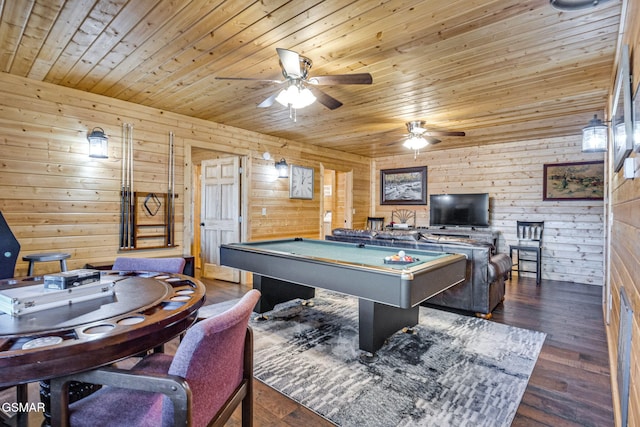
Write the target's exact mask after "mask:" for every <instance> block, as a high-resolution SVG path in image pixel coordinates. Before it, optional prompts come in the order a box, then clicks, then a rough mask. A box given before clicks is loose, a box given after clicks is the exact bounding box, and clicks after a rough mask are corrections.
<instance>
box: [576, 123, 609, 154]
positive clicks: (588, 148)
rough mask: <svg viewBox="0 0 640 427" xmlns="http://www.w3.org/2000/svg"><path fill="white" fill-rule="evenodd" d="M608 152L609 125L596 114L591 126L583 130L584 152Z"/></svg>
mask: <svg viewBox="0 0 640 427" xmlns="http://www.w3.org/2000/svg"><path fill="white" fill-rule="evenodd" d="M603 151H607V125H605V124H604V123H602V120H600V119H599V118H598V115H597V114H595V115H594V116H593V119H591V120H590V121H589V124H588V125H587V126H586V127H584V128H583V129H582V152H583V153H598V152H603Z"/></svg>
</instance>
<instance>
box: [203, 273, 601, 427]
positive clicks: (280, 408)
mask: <svg viewBox="0 0 640 427" xmlns="http://www.w3.org/2000/svg"><path fill="white" fill-rule="evenodd" d="M203 281H204V282H205V284H206V285H207V297H208V300H207V304H210V303H214V302H219V301H224V300H226V299H230V298H236V297H238V296H239V295H241V294H243V293H244V292H245V291H246V289H244V288H242V287H241V286H238V285H234V284H229V283H227V282H219V281H212V280H203ZM601 298H602V288H601V287H598V286H593V285H580V284H574V283H567V282H553V281H545V280H543V281H542V284H541V286H536V284H535V280H533V279H529V278H520V279H519V280H518V278H517V277H515V276H514V278H513V280H511V281H507V293H506V298H505V301H504V304H501V305H499V306H498V307H497V308H496V310H495V311H494V314H493V319H492V321H495V322H499V323H504V324H508V325H512V326H518V327H521V328H527V329H533V330H537V331H542V332H545V333H546V334H547V338H546V340H545V343H544V346H543V348H542V352H541V353H540V356H539V358H538V362H537V364H536V366H535V369H534V371H533V374H532V376H531V379H530V380H529V384H528V386H527V390H526V392H525V394H524V396H523V398H522V402H521V403H520V407H519V408H518V413H517V414H516V417H515V420H514V422H513V426H553V427H561V426H576V427H578V426H580V427H586V426H606V427H610V426H613V425H614V423H613V410H612V398H611V383H610V378H609V362H608V353H607V341H606V336H605V330H604V323H603V317H602V308H601ZM255 387H256V396H255V401H254V405H255V406H254V407H255V417H254V423H255V426H256V427H262V426H301V425H304V426H305V427H314V426H330V425H332V424H330V423H328V422H327V421H325V420H324V419H322V418H321V417H319V416H317V415H315V414H314V413H312V412H311V411H309V410H307V409H305V408H304V407H302V406H300V405H298V404H296V403H295V402H293V401H292V400H290V399H288V398H286V397H284V396H283V395H281V394H280V393H278V392H276V391H274V390H272V389H270V388H269V387H266V386H265V385H263V384H261V383H260V382H258V381H256V382H255ZM239 419H240V418H239V414H238V413H236V414H234V417H233V418H232V420H230V421H229V423H228V425H230V426H236V425H238V426H239V425H240V423H239Z"/></svg>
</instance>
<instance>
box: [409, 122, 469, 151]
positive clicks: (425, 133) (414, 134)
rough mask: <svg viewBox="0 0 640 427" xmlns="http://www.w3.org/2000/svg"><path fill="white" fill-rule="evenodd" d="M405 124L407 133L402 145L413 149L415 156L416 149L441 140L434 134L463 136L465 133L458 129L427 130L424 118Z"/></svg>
mask: <svg viewBox="0 0 640 427" xmlns="http://www.w3.org/2000/svg"><path fill="white" fill-rule="evenodd" d="M406 126H407V130H408V131H409V134H408V135H407V139H406V140H405V141H404V143H403V144H402V145H404V146H405V147H407V148H408V149H410V150H413V151H414V152H415V155H416V156H417V155H418V151H420V150H421V149H422V148H424V147H426V146H427V145H435V144H438V143H440V142H441V141H440V140H439V139H438V138H436V136H465V133H464V132H460V131H440V130H428V129H427V128H426V127H425V126H426V122H425V121H424V120H412V121H410V122H407V123H406Z"/></svg>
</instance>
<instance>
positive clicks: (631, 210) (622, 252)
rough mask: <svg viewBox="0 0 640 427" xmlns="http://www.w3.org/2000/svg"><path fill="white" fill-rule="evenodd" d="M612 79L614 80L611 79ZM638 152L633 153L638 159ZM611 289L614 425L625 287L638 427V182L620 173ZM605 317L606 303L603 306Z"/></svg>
mask: <svg viewBox="0 0 640 427" xmlns="http://www.w3.org/2000/svg"><path fill="white" fill-rule="evenodd" d="M625 4H626V6H627V9H626V13H625V14H624V15H623V16H626V20H625V21H624V27H623V31H622V33H623V37H622V42H623V43H625V44H628V45H629V50H630V57H631V74H632V75H633V85H632V93H636V92H637V91H638V87H639V86H640V0H628V1H627V2H625ZM612 79H613V77H612ZM638 155H640V153H637V152H635V153H632V154H631V157H638ZM611 187H612V195H611V205H612V206H611V208H612V213H613V220H612V224H611V243H610V252H611V268H610V272H609V277H608V280H609V286H610V288H611V296H610V298H611V311H610V322H609V323H608V324H607V338H608V340H609V355H610V357H609V361H610V363H611V379H612V387H611V388H612V390H613V400H614V406H613V407H614V415H615V418H616V425H618V426H619V425H620V422H621V416H620V415H621V413H620V410H619V407H620V395H619V393H618V381H617V376H618V369H617V359H618V347H617V346H618V335H619V334H618V331H619V327H620V289H621V288H622V287H624V289H625V292H626V294H627V297H628V298H629V303H630V305H631V308H632V310H633V312H634V315H633V326H632V343H631V387H630V397H629V412H628V417H629V418H628V425H629V426H637V425H640V215H639V212H640V179H637V178H636V179H625V178H624V176H623V172H622V170H620V172H618V173H617V174H614V176H613V178H612V180H611ZM604 311H605V316H606V314H607V304H606V301H605V305H604Z"/></svg>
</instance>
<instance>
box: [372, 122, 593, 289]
mask: <svg viewBox="0 0 640 427" xmlns="http://www.w3.org/2000/svg"><path fill="white" fill-rule="evenodd" d="M466 138H471V137H470V136H467V137H466ZM580 144H581V135H579V134H576V135H575V136H572V137H564V138H554V139H544V140H536V141H518V142H512V143H506V144H498V145H484V146H478V147H469V148H459V149H451V150H437V151H436V150H434V151H428V150H427V151H424V152H421V153H420V154H418V156H417V159H415V160H414V158H413V157H414V156H413V153H411V154H407V155H406V156H395V157H389V158H384V159H377V160H376V161H375V166H374V168H375V170H376V176H377V177H378V179H377V181H376V182H375V184H374V185H375V189H374V194H375V203H374V207H375V211H374V212H373V213H374V214H375V216H384V217H385V220H386V221H387V222H388V221H390V218H391V212H392V211H393V210H394V209H397V208H401V207H399V206H393V205H380V202H379V201H380V182H379V171H380V170H381V169H392V168H399V167H411V166H423V165H426V166H427V201H428V195H429V194H443V193H485V192H488V193H489V197H490V222H491V228H492V229H494V230H497V231H499V232H500V239H499V242H498V251H499V252H505V253H508V252H509V244H510V243H512V242H514V241H515V239H516V236H515V232H516V221H517V220H532V221H545V231H544V239H543V243H544V249H543V273H542V277H543V278H545V279H550V280H564V281H569V282H577V283H589V284H595V285H602V283H603V246H604V243H603V242H604V240H603V233H604V230H603V227H604V226H603V212H604V207H603V202H602V201H543V200H542V184H543V167H544V164H547V163H565V162H578V161H597V160H602V159H603V155H602V153H589V154H584V153H582V152H581V146H580ZM408 207H409V208H411V209H415V210H416V211H417V224H418V226H428V225H429V206H428V205H427V206H408ZM523 274H526V273H523Z"/></svg>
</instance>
